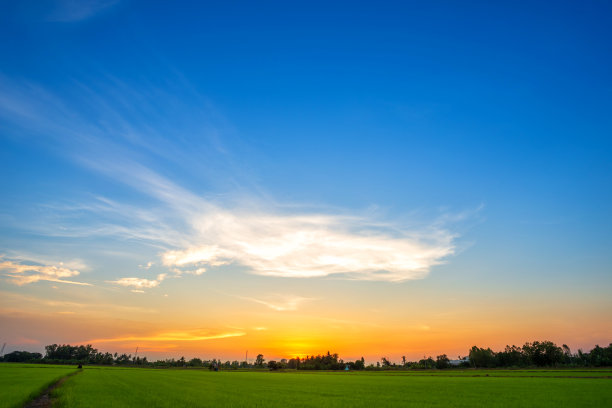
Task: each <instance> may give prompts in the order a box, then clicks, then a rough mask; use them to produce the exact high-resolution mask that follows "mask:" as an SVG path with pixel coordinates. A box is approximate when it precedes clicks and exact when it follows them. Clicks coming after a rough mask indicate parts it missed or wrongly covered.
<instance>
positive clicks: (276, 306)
mask: <svg viewBox="0 0 612 408" xmlns="http://www.w3.org/2000/svg"><path fill="white" fill-rule="evenodd" d="M236 297H237V298H239V299H243V300H248V301H250V302H255V303H259V304H260V305H264V306H267V307H269V308H270V309H272V310H276V311H278V312H287V311H295V310H297V309H298V306H299V305H300V304H302V303H303V302H305V301H308V300H313V298H305V297H301V296H284V295H283V296H274V298H276V300H272V301H269V300H263V299H257V298H253V297H244V296H236Z"/></svg>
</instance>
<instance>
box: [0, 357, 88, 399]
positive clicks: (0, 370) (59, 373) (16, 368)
mask: <svg viewBox="0 0 612 408" xmlns="http://www.w3.org/2000/svg"><path fill="white" fill-rule="evenodd" d="M75 371H77V369H76V368H75V367H74V366H70V367H69V366H51V365H35V364H14V363H0V408H9V407H21V406H23V404H24V403H25V402H27V401H28V400H30V399H32V398H33V397H35V396H37V395H38V394H40V393H41V392H43V391H44V390H45V389H47V387H49V386H50V385H52V384H54V383H56V382H57V381H58V380H59V379H60V378H62V377H65V376H67V375H69V374H71V373H74V372H75Z"/></svg>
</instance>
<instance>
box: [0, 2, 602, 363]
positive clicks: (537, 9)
mask: <svg viewBox="0 0 612 408" xmlns="http://www.w3.org/2000/svg"><path fill="white" fill-rule="evenodd" d="M193 3H198V4H197V5H196V4H189V3H185V4H179V3H178V2H150V1H138V0H125V1H120V0H116V1H110V0H96V1H93V0H92V1H70V0H44V1H34V0H31V1H20V2H8V1H2V2H0V7H1V11H2V12H1V13H0V38H2V40H1V41H0V55H1V57H0V169H1V173H0V174H1V177H0V189H1V194H0V329H1V330H0V336H1V337H0V346H1V345H2V344H3V343H6V344H7V346H6V349H5V353H6V352H11V351H14V350H28V351H37V352H43V349H44V346H45V345H47V344H51V343H70V344H85V343H90V344H92V345H93V346H94V347H96V348H98V349H100V350H102V351H110V352H127V353H133V352H134V350H135V349H136V347H139V355H146V356H147V357H148V358H149V359H157V358H167V357H168V358H169V357H174V358H180V357H181V356H185V357H186V358H191V357H200V358H203V359H212V358H222V359H223V360H243V359H244V356H245V352H246V351H247V350H248V353H249V357H255V355H256V354H258V353H262V354H264V356H265V357H266V359H276V358H290V357H293V356H296V355H299V356H304V355H307V354H313V353H314V354H316V353H324V352H326V351H328V350H330V351H332V352H337V353H339V354H340V356H341V357H343V358H345V359H356V358H359V357H361V356H364V357H365V358H366V360H367V361H368V362H375V361H376V360H379V359H380V358H381V357H383V356H385V357H387V358H389V359H390V360H392V361H400V359H401V356H402V355H405V356H407V358H408V359H411V360H415V359H420V358H422V357H423V356H424V355H427V356H429V355H432V356H434V358H435V356H436V355H438V354H442V353H446V354H448V355H449V356H450V357H451V358H455V357H456V356H458V355H466V354H467V353H468V350H469V348H470V347H471V346H473V345H479V346H490V347H492V348H493V349H496V350H497V349H501V348H503V347H504V346H505V345H506V344H510V345H512V344H516V345H522V344H523V343H525V342H526V341H533V340H552V341H554V342H557V343H558V344H563V343H566V344H568V345H569V346H570V347H571V348H572V350H574V351H575V350H577V349H578V348H582V349H584V350H590V348H592V347H593V346H594V345H595V344H600V345H607V344H609V343H610V342H612V295H611V294H612V159H611V157H612V75H611V74H610V73H611V72H612V42H611V41H610V39H611V38H612V26H611V25H610V16H611V15H612V7H611V6H610V3H609V2H605V1H585V2H563V1H561V2H555V3H554V7H553V6H551V4H552V3H551V2H533V1H530V2H524V3H522V2H516V1H512V2H507V3H504V2H488V1H483V2H469V4H463V3H464V2H380V1H377V2H370V4H366V3H363V2H354V1H353V2H340V1H336V2H329V1H326V2H318V1H308V2H267V1H264V2H230V1H219V2H193Z"/></svg>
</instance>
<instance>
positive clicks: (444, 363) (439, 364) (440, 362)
mask: <svg viewBox="0 0 612 408" xmlns="http://www.w3.org/2000/svg"><path fill="white" fill-rule="evenodd" d="M449 367H450V360H449V359H448V357H447V355H446V354H441V355H439V356H438V357H436V368H440V369H442V368H449Z"/></svg>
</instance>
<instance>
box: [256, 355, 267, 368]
mask: <svg viewBox="0 0 612 408" xmlns="http://www.w3.org/2000/svg"><path fill="white" fill-rule="evenodd" d="M265 361H266V360H265V359H264V356H263V354H258V355H257V358H256V359H255V366H256V367H263V365H264V362H265Z"/></svg>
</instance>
